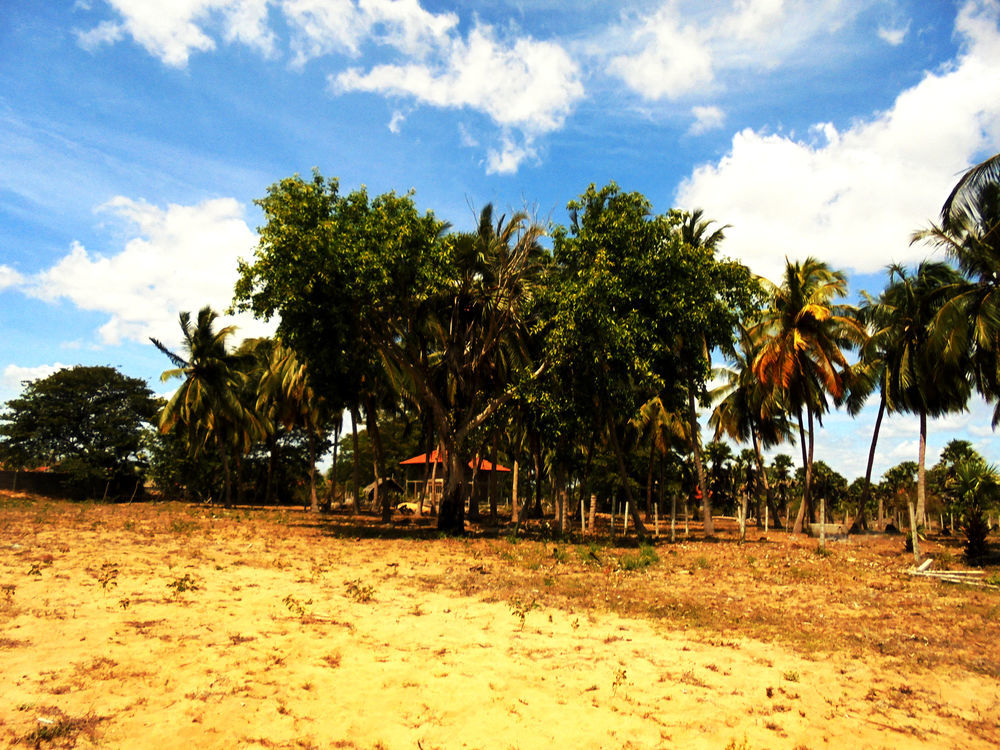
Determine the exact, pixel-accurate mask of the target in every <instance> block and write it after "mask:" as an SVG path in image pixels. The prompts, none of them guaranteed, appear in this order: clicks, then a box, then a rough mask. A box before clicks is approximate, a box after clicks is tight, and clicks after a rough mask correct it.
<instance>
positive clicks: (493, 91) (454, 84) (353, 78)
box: [331, 26, 583, 134]
mask: <svg viewBox="0 0 1000 750" xmlns="http://www.w3.org/2000/svg"><path fill="white" fill-rule="evenodd" d="M331 83H332V85H333V88H334V91H335V92H342V91H368V92H375V93H381V94H388V95H395V96H405V97H412V98H413V99H415V100H416V101H418V102H420V103H422V104H429V105H432V106H435V107H442V108H454V109H460V108H468V109H473V110H476V111H479V112H483V113H485V114H486V115H488V116H489V117H490V119H492V120H493V121H494V122H495V123H497V124H498V125H500V126H502V127H507V128H510V127H514V128H518V129H520V130H522V131H524V132H526V133H529V134H541V133H547V132H551V131H553V130H556V129H558V128H560V127H562V125H563V122H564V121H565V119H566V117H567V115H568V114H569V113H570V111H571V110H572V108H573V106H574V104H575V103H576V102H577V101H578V100H579V99H580V98H581V97H582V96H583V84H582V83H581V81H580V69H579V66H578V65H577V63H576V62H575V61H574V60H573V59H572V58H571V57H570V56H569V54H568V53H567V52H566V50H564V49H563V48H562V47H561V46H559V45H558V44H555V43H552V42H545V41H537V40H534V39H531V38H527V37H524V38H517V39H514V40H513V41H512V42H507V41H504V40H500V39H499V38H498V37H497V35H496V34H495V32H494V30H493V29H492V28H491V27H489V26H476V27H475V28H474V29H472V31H471V32H470V33H469V35H468V37H467V38H464V39H463V38H451V39H449V41H448V43H447V44H445V45H443V47H442V49H441V52H440V53H439V54H438V55H435V56H434V58H433V59H431V60H429V61H413V62H406V63H402V64H386V65H376V66H374V67H373V68H371V69H370V70H367V71H366V70H361V69H359V68H350V69H348V70H346V71H344V72H342V73H340V74H338V75H336V76H333V77H332V78H331Z"/></svg>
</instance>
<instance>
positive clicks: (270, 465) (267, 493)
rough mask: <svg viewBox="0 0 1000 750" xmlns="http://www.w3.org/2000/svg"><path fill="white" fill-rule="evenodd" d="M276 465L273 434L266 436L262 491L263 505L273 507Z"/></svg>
mask: <svg viewBox="0 0 1000 750" xmlns="http://www.w3.org/2000/svg"><path fill="white" fill-rule="evenodd" d="M277 463H278V439H277V436H276V435H275V434H274V433H273V432H268V435H267V483H266V484H265V489H264V504H265V505H274V467H275V466H276V465H277Z"/></svg>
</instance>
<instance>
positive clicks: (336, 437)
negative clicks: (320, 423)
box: [326, 417, 343, 510]
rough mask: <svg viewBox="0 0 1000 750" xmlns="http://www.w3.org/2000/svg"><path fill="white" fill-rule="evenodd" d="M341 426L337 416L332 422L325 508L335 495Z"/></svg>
mask: <svg viewBox="0 0 1000 750" xmlns="http://www.w3.org/2000/svg"><path fill="white" fill-rule="evenodd" d="M342 427H343V422H342V421H341V418H340V417H338V418H337V419H336V420H335V421H334V424H333V481H331V482H330V491H329V492H328V493H327V497H328V498H329V499H328V500H327V504H326V510H330V506H331V505H333V500H334V498H335V497H336V496H337V477H339V476H340V430H341V428H342Z"/></svg>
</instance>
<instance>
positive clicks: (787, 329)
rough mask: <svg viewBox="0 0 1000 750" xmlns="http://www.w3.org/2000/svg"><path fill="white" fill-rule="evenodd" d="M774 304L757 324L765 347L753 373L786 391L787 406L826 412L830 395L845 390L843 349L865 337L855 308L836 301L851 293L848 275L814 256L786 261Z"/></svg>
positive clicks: (861, 340) (846, 367)
mask: <svg viewBox="0 0 1000 750" xmlns="http://www.w3.org/2000/svg"><path fill="white" fill-rule="evenodd" d="M772 290H773V291H772V298H771V305H770V307H769V309H768V310H767V311H765V313H764V315H763V316H762V319H761V322H760V323H759V324H758V325H757V326H756V327H755V330H754V335H755V336H759V337H760V339H761V346H760V349H759V351H758V353H757V356H756V358H755V359H754V361H753V368H752V369H753V372H754V374H755V375H756V377H757V378H758V379H759V380H760V381H761V382H762V383H765V384H767V385H770V386H773V387H777V388H780V389H781V390H783V391H784V392H785V393H786V395H787V399H788V406H789V407H790V408H791V409H793V410H797V409H800V408H802V407H803V406H805V405H807V404H808V405H810V406H811V408H812V409H813V410H814V412H815V413H816V414H822V413H823V412H825V411H826V408H827V400H826V395H827V394H830V395H832V396H833V397H834V398H835V399H841V398H842V397H843V396H844V394H845V387H846V384H847V381H848V374H849V365H848V362H847V358H846V356H845V354H844V351H845V350H847V349H851V348H854V347H856V346H859V345H860V344H861V343H862V342H863V341H864V339H865V333H864V330H863V327H862V326H861V325H860V323H859V322H858V320H857V318H856V316H855V314H854V308H852V307H850V306H849V305H841V304H835V303H834V300H835V299H837V298H839V297H843V296H845V295H846V293H847V277H846V276H845V275H844V273H843V272H841V271H833V270H831V269H830V268H829V266H827V265H826V263H823V262H821V261H819V260H817V259H815V258H806V259H805V260H804V261H802V262H801V263H799V262H795V263H792V262H786V265H785V275H784V278H783V280H782V283H781V285H780V286H777V287H772Z"/></svg>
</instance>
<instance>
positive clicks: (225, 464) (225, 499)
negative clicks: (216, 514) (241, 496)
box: [221, 446, 233, 508]
mask: <svg viewBox="0 0 1000 750" xmlns="http://www.w3.org/2000/svg"><path fill="white" fill-rule="evenodd" d="M221 453H222V505H223V506H224V507H226V508H232V507H233V482H232V477H231V476H230V474H229V452H228V451H227V450H226V449H225V446H223V448H222V451H221Z"/></svg>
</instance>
